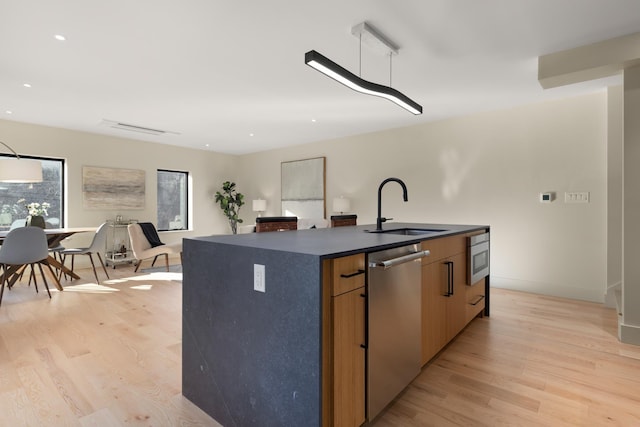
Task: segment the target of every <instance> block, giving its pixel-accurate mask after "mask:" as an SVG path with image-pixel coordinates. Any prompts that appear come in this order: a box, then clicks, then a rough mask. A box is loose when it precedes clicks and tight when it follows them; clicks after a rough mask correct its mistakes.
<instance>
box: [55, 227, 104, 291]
mask: <svg viewBox="0 0 640 427" xmlns="http://www.w3.org/2000/svg"><path fill="white" fill-rule="evenodd" d="M107 230H108V228H107V223H106V222H105V223H103V224H102V225H100V227H98V229H97V230H96V234H94V236H93V240H92V241H91V244H90V245H89V247H86V248H65V249H63V250H61V251H59V252H58V254H60V255H62V265H64V262H65V261H66V259H67V255H71V271H73V267H74V265H73V264H74V260H75V256H76V255H88V256H89V260H90V261H91V267H93V275H94V276H96V282H97V283H100V279H98V272H97V271H96V264H95V263H94V262H93V254H96V255H97V256H98V260H99V261H100V265H102V269H103V270H104V274H105V275H106V276H107V279H109V273H107V268H106V267H105V265H104V262H103V261H102V256H101V255H100V253H101V252H104V250H105V248H106V246H107Z"/></svg>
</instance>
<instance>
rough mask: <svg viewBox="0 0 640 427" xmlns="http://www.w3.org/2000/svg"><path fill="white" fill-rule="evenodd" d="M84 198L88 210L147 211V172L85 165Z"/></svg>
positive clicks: (83, 168) (83, 174) (83, 172)
mask: <svg viewBox="0 0 640 427" xmlns="http://www.w3.org/2000/svg"><path fill="white" fill-rule="evenodd" d="M82 195H83V205H84V208H85V209H93V210H98V209H99V210H134V209H144V207H145V172H144V171H143V170H139V169H116V168H102V167H94V166H83V167H82Z"/></svg>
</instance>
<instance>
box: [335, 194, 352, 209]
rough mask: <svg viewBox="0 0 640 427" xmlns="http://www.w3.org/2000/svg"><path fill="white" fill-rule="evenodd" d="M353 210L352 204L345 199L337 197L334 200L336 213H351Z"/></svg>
mask: <svg viewBox="0 0 640 427" xmlns="http://www.w3.org/2000/svg"><path fill="white" fill-rule="evenodd" d="M349 209H351V202H350V201H349V199H345V198H344V197H336V198H335V199H333V211H334V212H349Z"/></svg>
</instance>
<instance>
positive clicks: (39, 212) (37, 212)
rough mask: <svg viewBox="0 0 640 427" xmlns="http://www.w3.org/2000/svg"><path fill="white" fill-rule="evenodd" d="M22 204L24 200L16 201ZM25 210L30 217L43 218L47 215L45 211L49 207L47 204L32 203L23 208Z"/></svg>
mask: <svg viewBox="0 0 640 427" xmlns="http://www.w3.org/2000/svg"><path fill="white" fill-rule="evenodd" d="M20 201H22V202H24V199H22V200H18V202H20ZM25 207H26V208H27V212H29V215H30V216H44V215H49V212H48V211H47V209H49V208H50V207H51V205H50V204H49V203H47V202H42V203H38V202H32V203H29V204H28V205H26V206H25Z"/></svg>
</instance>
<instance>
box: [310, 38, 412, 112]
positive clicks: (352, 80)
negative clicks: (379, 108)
mask: <svg viewBox="0 0 640 427" xmlns="http://www.w3.org/2000/svg"><path fill="white" fill-rule="evenodd" d="M304 63H305V64H307V65H308V66H310V67H312V68H314V69H316V70H318V71H320V72H321V73H323V74H324V75H326V76H328V77H331V78H332V79H334V80H336V81H337V82H340V83H342V84H343V85H345V86H347V87H348V88H351V89H353V90H355V91H356V92H360V93H364V94H367V95H373V96H379V97H381V98H385V99H388V100H389V101H391V102H394V103H396V104H398V105H399V106H401V107H402V108H404V109H406V110H407V111H409V112H411V113H413V114H416V115H418V114H422V106H421V105H420V104H418V103H417V102H415V101H413V100H412V99H411V98H409V97H408V96H406V95H404V94H403V93H402V92H399V91H397V90H395V89H394V88H392V87H389V86H383V85H380V84H377V83H373V82H370V81H367V80H364V79H362V78H360V77H358V76H356V75H355V74H353V73H352V72H350V71H347V70H346V69H345V68H343V67H341V66H340V65H338V64H336V63H335V62H333V61H332V60H330V59H329V58H327V57H326V56H324V55H322V54H320V53H318V52H316V51H315V50H310V51H309V52H307V53H305V54H304Z"/></svg>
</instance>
